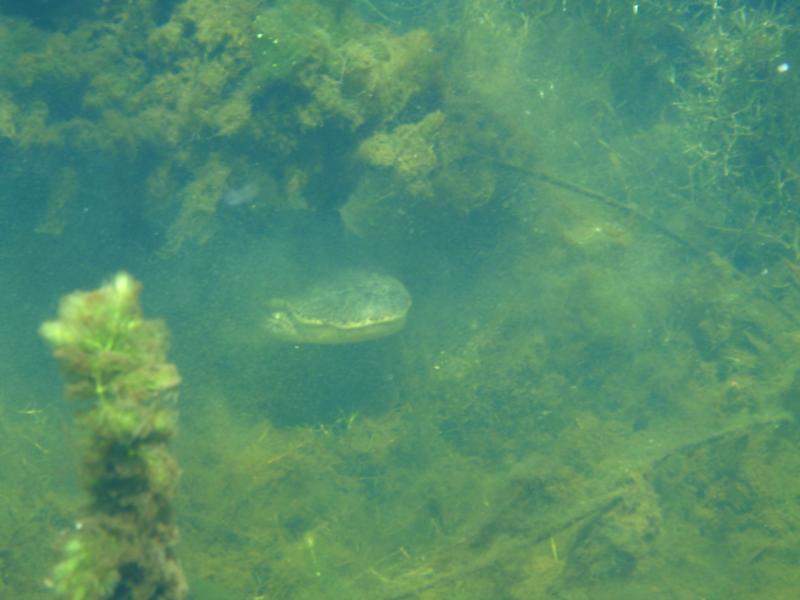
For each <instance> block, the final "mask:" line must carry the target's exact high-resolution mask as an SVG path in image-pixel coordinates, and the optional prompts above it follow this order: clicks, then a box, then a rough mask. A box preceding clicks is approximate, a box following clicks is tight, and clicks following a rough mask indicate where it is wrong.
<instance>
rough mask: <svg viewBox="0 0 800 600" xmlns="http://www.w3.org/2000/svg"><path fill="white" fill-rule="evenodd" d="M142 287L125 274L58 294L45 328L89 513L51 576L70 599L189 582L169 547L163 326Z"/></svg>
mask: <svg viewBox="0 0 800 600" xmlns="http://www.w3.org/2000/svg"><path fill="white" fill-rule="evenodd" d="M140 290H141V285H140V284H139V283H138V282H137V281H136V280H134V279H133V278H132V277H131V276H130V275H128V274H127V273H119V274H117V275H116V276H115V277H114V279H113V280H112V281H110V282H109V283H107V284H105V285H103V286H102V287H101V288H99V289H97V290H94V291H90V292H75V293H72V294H69V295H68V296H66V297H64V298H63V299H62V300H61V303H60V306H59V314H58V320H55V321H48V322H46V323H44V324H43V325H42V326H41V329H40V333H41V335H42V337H43V338H44V339H45V340H46V341H47V342H48V343H49V344H50V346H51V347H52V350H53V354H54V356H55V357H56V359H57V360H58V362H59V365H60V366H61V370H62V372H63V375H64V378H65V380H66V382H67V388H66V390H67V391H66V393H67V397H68V398H70V399H72V400H74V401H75V402H76V403H77V405H78V413H77V419H78V421H79V423H80V425H81V426H82V430H83V435H84V439H83V458H82V467H83V475H84V486H85V488H86V490H87V491H88V492H89V502H88V505H87V514H86V515H85V516H84V517H82V518H81V519H80V520H78V521H77V522H76V523H75V530H74V531H73V532H72V533H71V534H70V535H69V536H68V538H67V540H66V542H65V543H64V546H63V549H62V551H63V558H62V560H61V562H60V563H59V564H58V565H57V566H56V567H55V570H54V571H53V575H52V578H51V580H50V581H49V583H50V585H51V586H52V588H53V589H54V590H55V592H56V594H57V595H58V596H59V597H62V598H70V599H73V600H95V599H103V598H131V599H132V598H148V599H151V600H152V599H163V600H168V599H176V598H182V597H184V596H185V594H186V589H187V587H186V582H185V580H184V577H183V574H182V572H181V569H180V566H179V565H178V562H177V560H176V558H175V555H174V553H173V546H174V544H175V541H176V539H177V528H176V526H175V523H174V520H173V516H172V510H171V504H172V499H173V497H174V495H175V489H176V484H177V480H178V474H179V473H178V467H177V464H176V462H175V460H174V459H173V458H172V456H171V455H170V454H169V452H168V450H167V442H168V441H169V440H170V438H171V437H172V436H173V435H174V433H175V428H176V420H177V412H176V410H175V408H174V404H175V398H176V396H175V393H174V390H175V388H176V387H177V385H178V384H179V383H180V376H179V374H178V371H177V369H176V368H175V365H173V364H172V363H170V362H167V360H166V347H167V343H166V340H167V332H166V328H165V327H164V325H163V323H162V322H160V321H148V320H145V319H144V318H143V317H142V312H141V309H140V307H139V292H140Z"/></svg>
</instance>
